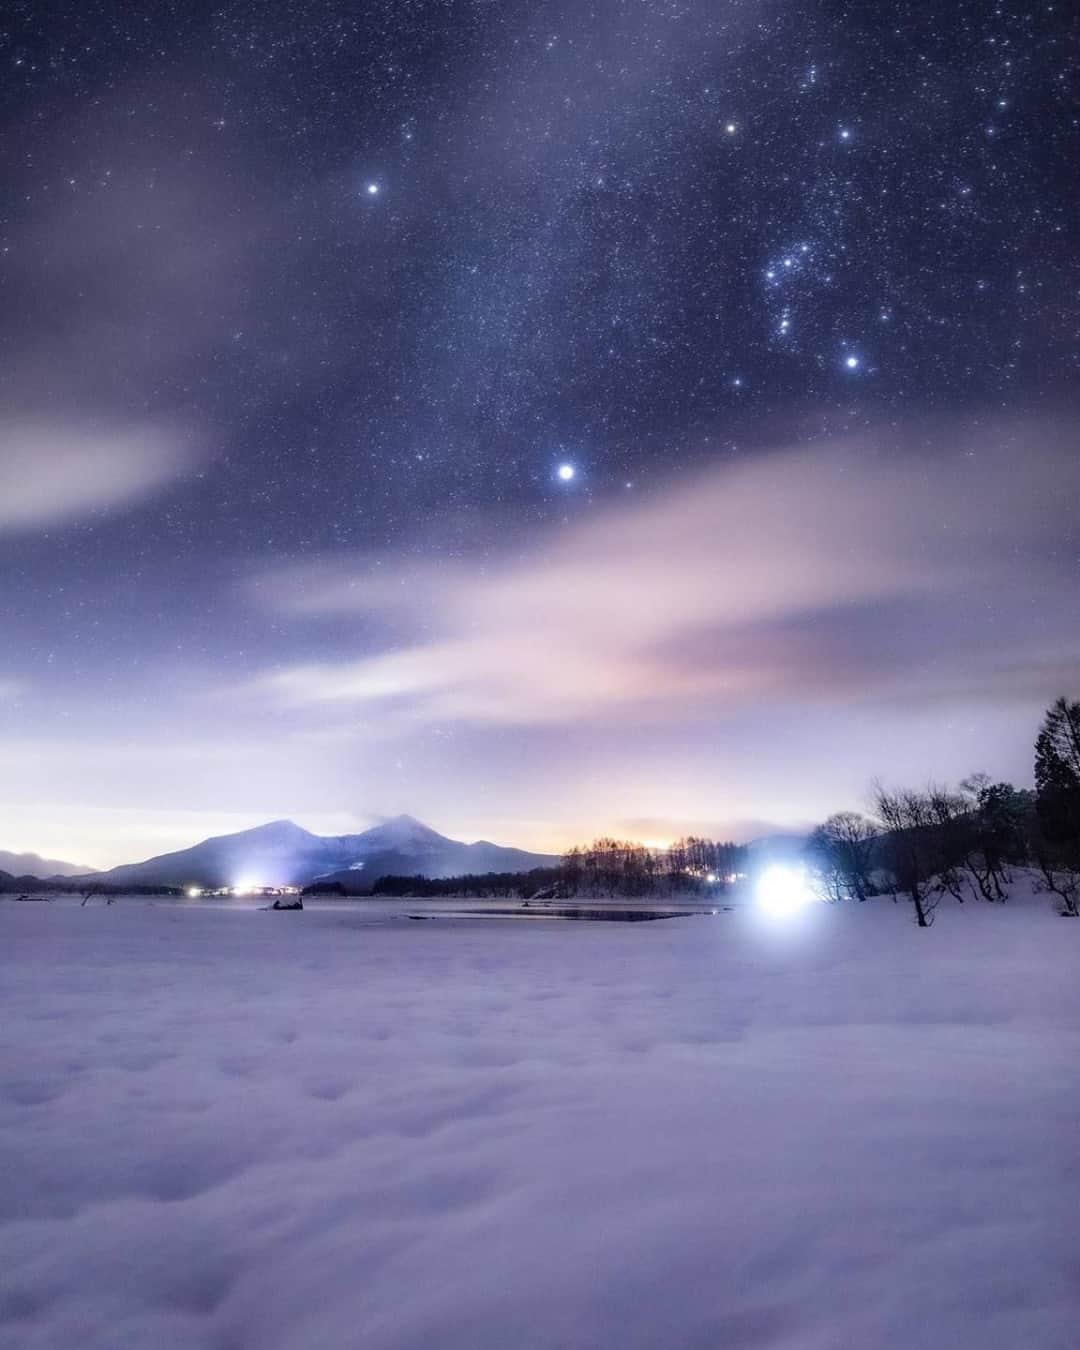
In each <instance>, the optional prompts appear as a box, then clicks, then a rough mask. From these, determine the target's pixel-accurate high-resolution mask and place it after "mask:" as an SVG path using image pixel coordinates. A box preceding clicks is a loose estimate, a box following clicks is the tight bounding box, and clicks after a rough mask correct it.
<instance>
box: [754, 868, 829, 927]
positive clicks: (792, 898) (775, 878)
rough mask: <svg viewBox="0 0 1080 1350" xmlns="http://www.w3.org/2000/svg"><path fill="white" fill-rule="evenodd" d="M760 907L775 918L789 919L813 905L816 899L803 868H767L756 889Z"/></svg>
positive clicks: (759, 878)
mask: <svg viewBox="0 0 1080 1350" xmlns="http://www.w3.org/2000/svg"><path fill="white" fill-rule="evenodd" d="M754 893H755V898H756V900H757V903H758V905H759V906H760V907H761V909H763V910H764V911H765V913H766V914H770V915H772V916H773V918H777V919H787V918H790V917H791V916H792V915H793V914H797V913H798V912H799V910H801V909H805V908H806V906H807V905H809V904H811V903H813V901H814V899H815V897H814V893H813V891H812V890H811V889H810V883H809V881H808V880H807V876H806V869H805V868H803V867H784V866H781V865H780V864H776V865H774V866H772V867H767V868H766V869H765V871H764V872H762V874H761V875H760V876H759V877H758V879H757V885H756V886H755V888H754Z"/></svg>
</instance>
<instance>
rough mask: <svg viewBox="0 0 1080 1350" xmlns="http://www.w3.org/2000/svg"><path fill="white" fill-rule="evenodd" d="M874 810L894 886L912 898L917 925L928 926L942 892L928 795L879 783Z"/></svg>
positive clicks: (932, 814)
mask: <svg viewBox="0 0 1080 1350" xmlns="http://www.w3.org/2000/svg"><path fill="white" fill-rule="evenodd" d="M874 809H875V811H876V813H877V818H878V821H879V822H880V824H881V827H882V829H883V830H884V832H885V838H884V840H883V855H884V861H885V866H886V867H887V869H888V871H889V873H890V875H891V877H892V882H893V889H894V891H897V890H898V891H900V892H901V893H902V894H904V895H906V896H907V897H908V899H909V900H910V901H911V903H912V905H913V906H914V909H915V920H916V922H917V923H918V925H919V927H920V928H929V927H930V925H931V924H932V923H933V915H934V910H935V909H936V908H937V903H938V900H939V899H940V898H941V893H942V892H941V886H940V883H939V881H938V877H937V862H938V851H937V848H936V842H935V839H934V828H935V824H936V821H935V818H934V809H933V806H932V804H931V801H930V794H929V793H928V792H915V791H913V790H912V789H910V788H902V789H900V790H899V791H896V792H890V791H888V790H887V789H886V788H883V787H882V786H881V784H880V783H879V784H877V785H876V786H875V788H874Z"/></svg>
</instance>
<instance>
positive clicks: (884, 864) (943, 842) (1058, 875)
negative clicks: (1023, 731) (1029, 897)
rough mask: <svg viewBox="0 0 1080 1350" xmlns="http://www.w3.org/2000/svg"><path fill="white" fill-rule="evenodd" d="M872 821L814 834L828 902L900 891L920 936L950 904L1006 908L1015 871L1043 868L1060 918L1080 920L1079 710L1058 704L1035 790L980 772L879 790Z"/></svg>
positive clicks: (1040, 879) (1041, 881) (835, 818)
mask: <svg viewBox="0 0 1080 1350" xmlns="http://www.w3.org/2000/svg"><path fill="white" fill-rule="evenodd" d="M872 810H873V814H872V815H871V816H864V815H860V814H859V813H857V812H853V811H842V812H838V813H837V814H836V815H832V816H830V817H829V818H828V820H826V821H825V822H824V823H823V824H821V825H819V826H818V827H817V828H816V829H815V830H814V831H813V833H812V834H811V836H810V841H809V844H808V849H807V852H808V860H809V866H810V871H811V875H812V878H813V882H814V885H815V887H816V889H817V890H818V893H819V894H820V895H821V896H822V898H824V899H827V900H848V899H850V900H865V899H866V898H867V897H868V896H870V895H874V894H881V893H891V894H892V895H893V896H894V897H895V896H897V895H902V896H904V897H906V898H907V899H908V900H909V901H910V902H911V905H912V907H913V909H914V912H915V919H916V922H917V923H918V925H919V927H920V928H928V927H929V926H930V925H931V923H932V922H933V916H934V911H935V909H936V908H937V905H938V903H939V902H940V901H941V900H942V899H943V898H944V897H945V896H947V895H948V896H952V897H953V898H954V899H956V900H958V901H961V902H962V901H963V900H965V899H980V900H986V901H990V902H998V903H1000V902H1001V901H1003V900H1005V899H1006V898H1007V895H1008V886H1009V884H1010V882H1011V880H1012V869H1014V868H1016V867H1027V868H1031V869H1033V870H1034V872H1035V875H1036V880H1037V884H1038V885H1039V887H1040V888H1041V889H1042V890H1043V891H1046V892H1048V893H1050V894H1052V895H1054V896H1055V897H1056V899H1057V900H1058V902H1059V907H1060V910H1061V913H1062V914H1064V915H1067V916H1069V917H1073V918H1075V917H1077V916H1080V702H1070V701H1069V700H1068V699H1066V698H1059V699H1058V700H1057V701H1056V702H1055V703H1053V704H1052V705H1051V707H1050V708H1049V709H1048V710H1047V712H1046V715H1045V717H1044V719H1043V722H1042V726H1041V727H1040V729H1039V733H1038V737H1037V739H1036V741H1035V789H1034V791H1031V790H1030V789H1027V788H1016V787H1014V786H1013V784H1012V783H1006V782H993V781H992V780H991V779H990V778H989V777H987V775H986V774H973V775H972V776H971V777H969V778H966V779H964V781H963V782H962V783H960V785H959V787H957V788H949V787H945V786H940V785H934V784H931V785H929V786H927V787H925V788H898V789H890V788H886V787H884V786H882V785H881V784H880V783H879V784H876V785H875V787H874V791H873V807H872Z"/></svg>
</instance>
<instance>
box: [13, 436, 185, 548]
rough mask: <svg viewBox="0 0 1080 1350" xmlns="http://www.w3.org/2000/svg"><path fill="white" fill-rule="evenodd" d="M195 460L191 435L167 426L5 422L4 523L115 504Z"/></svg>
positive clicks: (49, 519) (22, 525)
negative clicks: (91, 427) (188, 438)
mask: <svg viewBox="0 0 1080 1350" xmlns="http://www.w3.org/2000/svg"><path fill="white" fill-rule="evenodd" d="M195 462H196V456H195V455H194V454H193V452H192V451H191V449H190V448H189V446H188V444H187V442H186V441H185V440H184V439H183V438H181V437H180V436H179V435H178V434H176V433H169V432H168V431H166V430H164V429H163V428H161V427H150V426H148V427H131V426H129V427H114V428H112V429H99V430H96V431H91V430H86V429H82V428H76V427H72V426H67V425H63V424H58V425H49V424H47V423H27V424H18V423H16V424H14V425H9V426H0V531H10V530H20V529H27V528H31V527H34V526H40V525H47V524H51V523H54V522H59V521H65V520H70V519H71V518H73V517H75V516H81V515H86V514H88V513H91V512H100V511H109V510H113V509H115V508H117V507H119V506H122V505H125V504H127V503H129V502H133V501H135V500H137V499H138V498H140V497H144V496H146V495H147V494H149V493H151V492H153V491H154V490H155V489H157V488H160V487H161V486H163V485H164V484H166V483H169V482H171V481H172V480H174V479H175V478H177V477H179V476H180V475H181V474H183V473H185V472H187V471H189V470H190V469H191V468H192V466H193V465H194V463H195Z"/></svg>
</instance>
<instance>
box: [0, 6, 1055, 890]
mask: <svg viewBox="0 0 1080 1350" xmlns="http://www.w3.org/2000/svg"><path fill="white" fill-rule="evenodd" d="M1068 11H1069V7H1068V6H1067V5H1065V4H1063V3H1058V4H1026V3H1025V4H1012V3H1000V4H995V3H993V0H982V2H981V3H974V2H973V0H950V2H949V3H944V0H939V2H938V3H930V2H929V0H922V2H919V0H916V2H914V3H911V2H909V3H904V4H896V3H890V2H889V0H882V3H875V4H872V5H871V4H866V3H855V0H849V2H848V3H842V2H841V0H800V3H798V4H796V3H793V2H792V0H731V2H730V3H729V2H726V0H591V2H589V3H583V2H582V0H366V2H365V3H363V4H356V3H351V4H347V3H343V2H341V0H337V2H334V0H324V2H321V3H320V2H319V0H303V2H301V0H292V2H288V0H286V2H283V0H275V2H274V3H270V2H269V0H267V2H265V3H255V0H238V2H237V3H235V4H230V5H227V6H226V5H215V6H210V5H206V4H203V3H197V2H194V3H155V2H154V0H148V3H146V4H142V5H139V6H136V7H132V6H130V5H128V4H124V3H119V2H118V0H117V2H114V3H110V0H85V2H84V0H79V3H74V0H65V2H64V3H33V4H31V3H29V0H12V3H11V4H9V5H7V6H5V9H4V13H3V15H2V16H0V69H2V71H3V78H2V79H0V182H2V185H3V186H2V190H0V356H2V360H0V632H2V634H3V641H2V644H0V847H8V848H34V849H37V850H38V851H43V852H48V853H50V854H52V855H53V856H75V857H76V858H77V859H78V860H80V861H85V862H87V863H89V864H93V865H106V864H109V863H111V862H117V861H121V860H127V859H130V858H132V857H135V856H140V855H143V854H146V853H148V852H152V851H155V850H162V849H165V848H169V847H173V846H177V845H180V844H184V843H187V842H189V841H191V840H192V839H194V838H196V837H200V836H201V835H205V834H209V833H220V832H224V831H225V830H228V829H232V828H240V827H243V826H246V825H251V824H255V823H258V822H259V821H261V820H264V819H267V818H269V817H276V816H285V815H289V816H292V817H294V818H296V819H297V820H298V821H299V822H300V823H302V824H305V825H307V826H309V827H310V828H314V829H318V830H323V831H327V832H330V831H341V830H346V829H351V828H355V827H357V826H360V825H363V824H365V823H368V822H370V821H371V820H373V819H375V818H377V817H378V816H380V815H383V814H389V813H393V812H396V811H402V810H405V811H410V812H413V813H415V814H417V815H420V816H423V817H424V818H425V819H427V820H429V821H430V823H432V824H433V825H435V826H436V827H438V828H441V829H443V830H445V831H446V832H447V833H451V834H455V835H458V836H462V837H470V838H472V837H477V836H481V835H482V836H486V837H491V838H495V839H497V840H498V841H499V842H504V843H514V844H519V845H521V846H525V847H534V848H542V849H557V848H560V847H562V846H564V845H566V844H568V843H570V842H572V841H574V840H576V839H578V838H581V837H587V836H591V835H592V834H593V833H596V832H599V831H601V830H613V831H618V832H619V833H630V834H634V835H636V836H638V837H642V838H645V839H647V840H654V841H663V840H665V839H669V838H671V837H673V836H674V835H676V834H678V833H680V832H682V831H683V830H684V829H697V830H705V831H708V832H709V833H714V834H727V833H734V834H736V835H737V836H743V837H745V836H747V835H749V834H752V833H754V832H757V831H758V830H760V829H764V828H773V827H780V828H786V827H794V826H801V825H803V824H806V823H808V822H812V821H813V820H814V819H816V818H819V817H820V816H821V815H822V814H825V813H827V812H828V811H830V810H833V809H837V808H840V807H848V806H854V807H858V806H860V805H862V804H864V803H865V799H866V795H867V790H868V787H869V784H870V782H871V780H872V779H873V777H874V776H875V775H880V776H882V777H884V778H886V779H891V780H893V781H910V780H915V781H922V780H924V779H925V778H926V777H928V776H934V777H937V778H956V777H959V776H962V775H963V774H964V773H966V772H968V771H970V770H973V769H980V768H981V769H986V770H988V771H990V772H992V773H995V774H1004V775H1009V776H1012V777H1014V778H1016V779H1017V780H1018V781H1022V782H1026V781H1028V780H1029V778H1030V744H1031V741H1032V738H1033V735H1034V730H1035V724H1036V722H1037V719H1038V715H1039V709H1040V707H1041V706H1042V705H1044V704H1045V703H1046V702H1047V701H1048V700H1049V699H1050V698H1051V697H1054V696H1056V695H1057V694H1058V693H1061V692H1069V693H1071V694H1074V695H1075V694H1077V693H1080V628H1078V626H1077V623H1076V620H1077V617H1078V608H1080V527H1078V524H1077V517H1076V510H1075V507H1076V502H1077V500H1078V493H1080V446H1078V445H1077V437H1076V434H1075V432H1074V431H1073V429H1072V428H1073V426H1074V425H1075V414H1076V411H1077V406H1078V403H1080V399H1078V398H1077V392H1078V373H1080V371H1078V364H1080V248H1078V238H1077V233H1078V223H1077V207H1078V192H1077V187H1076V174H1075V165H1076V164H1077V163H1078V162H1080V155H1078V151H1080V113H1078V103H1077V89H1076V84H1077V79H1076V77H1077V67H1078V62H1077V59H1076V58H1077V47H1076V41H1075V37H1076V35H1075V31H1074V30H1073V29H1072V25H1071V21H1070V16H1069V12H1068Z"/></svg>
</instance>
